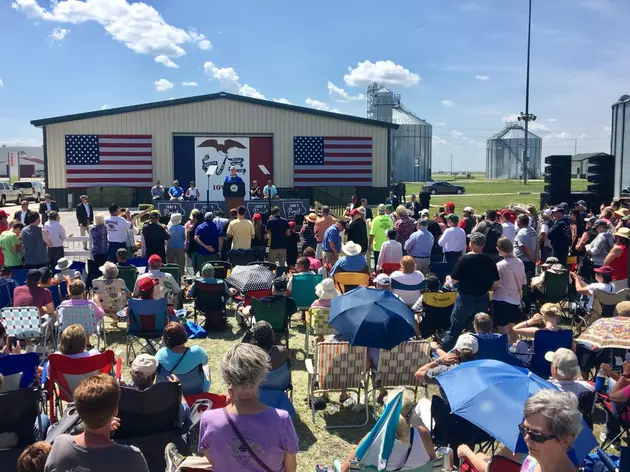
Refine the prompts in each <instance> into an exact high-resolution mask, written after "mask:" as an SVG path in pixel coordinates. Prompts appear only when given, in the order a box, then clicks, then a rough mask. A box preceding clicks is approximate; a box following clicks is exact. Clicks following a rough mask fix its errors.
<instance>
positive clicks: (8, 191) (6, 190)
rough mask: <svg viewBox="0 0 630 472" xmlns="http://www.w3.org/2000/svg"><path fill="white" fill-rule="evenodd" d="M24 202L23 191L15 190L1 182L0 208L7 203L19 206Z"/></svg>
mask: <svg viewBox="0 0 630 472" xmlns="http://www.w3.org/2000/svg"><path fill="white" fill-rule="evenodd" d="M21 201H22V191H21V190H20V189H14V188H13V185H11V184H10V183H8V182H0V206H5V205H6V204H7V202H11V203H15V204H17V205H19V204H20V202H21Z"/></svg>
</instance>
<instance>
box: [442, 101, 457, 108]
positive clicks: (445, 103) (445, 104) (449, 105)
mask: <svg viewBox="0 0 630 472" xmlns="http://www.w3.org/2000/svg"><path fill="white" fill-rule="evenodd" d="M440 103H441V104H442V105H444V106H445V107H453V106H455V104H454V103H453V101H452V100H442V101H441V102H440Z"/></svg>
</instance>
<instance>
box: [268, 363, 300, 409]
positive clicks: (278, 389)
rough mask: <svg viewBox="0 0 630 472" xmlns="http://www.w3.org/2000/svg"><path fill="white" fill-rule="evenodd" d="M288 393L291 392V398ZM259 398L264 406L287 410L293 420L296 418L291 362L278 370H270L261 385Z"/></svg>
mask: <svg viewBox="0 0 630 472" xmlns="http://www.w3.org/2000/svg"><path fill="white" fill-rule="evenodd" d="M287 391H289V392H290V396H289V395H287ZM259 397H260V402H261V403H262V404H263V405H267V406H268V407H272V408H279V409H281V410H285V411H287V412H288V413H289V414H290V415H291V418H293V417H294V416H295V407H294V406H293V384H292V382H291V362H290V361H289V360H287V361H286V362H285V363H284V364H282V365H281V366H280V367H278V368H277V369H274V370H270V371H269V373H267V375H266V376H265V379H264V380H263V382H262V384H260V392H259Z"/></svg>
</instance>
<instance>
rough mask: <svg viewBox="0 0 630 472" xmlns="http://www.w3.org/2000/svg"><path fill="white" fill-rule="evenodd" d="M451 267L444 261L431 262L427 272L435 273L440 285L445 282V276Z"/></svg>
mask: <svg viewBox="0 0 630 472" xmlns="http://www.w3.org/2000/svg"><path fill="white" fill-rule="evenodd" d="M452 270H453V267H452V266H451V265H450V264H447V263H446V262H431V265H429V273H431V274H433V275H435V276H436V277H437V278H438V280H439V281H440V284H441V285H444V283H445V282H446V276H447V275H448V274H450V273H451V271H452Z"/></svg>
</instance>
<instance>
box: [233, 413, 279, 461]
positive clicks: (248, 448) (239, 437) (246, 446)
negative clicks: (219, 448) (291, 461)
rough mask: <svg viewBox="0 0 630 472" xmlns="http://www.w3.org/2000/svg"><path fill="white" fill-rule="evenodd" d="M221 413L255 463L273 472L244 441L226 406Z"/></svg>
mask: <svg viewBox="0 0 630 472" xmlns="http://www.w3.org/2000/svg"><path fill="white" fill-rule="evenodd" d="M223 414H224V415H225V419H226V420H227V421H228V423H230V426H231V427H232V430H233V431H234V433H235V434H236V436H237V437H238V439H239V441H241V444H243V446H244V447H245V449H247V452H248V453H249V455H250V456H252V459H254V460H255V461H256V463H257V464H258V465H259V466H260V467H262V468H263V469H264V470H265V471H266V472H273V470H271V469H270V468H269V467H267V465H266V464H265V463H264V462H263V461H262V460H261V459H260V457H258V456H257V455H256V453H255V452H254V451H253V450H252V448H251V447H250V446H249V444H247V441H245V438H244V437H243V435H242V434H241V432H240V431H239V430H238V429H236V425H235V424H234V421H233V420H232V418H230V415H229V413H228V412H227V409H226V408H223Z"/></svg>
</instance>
